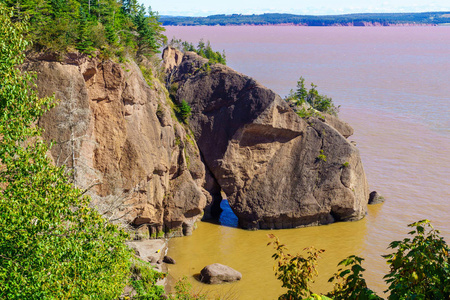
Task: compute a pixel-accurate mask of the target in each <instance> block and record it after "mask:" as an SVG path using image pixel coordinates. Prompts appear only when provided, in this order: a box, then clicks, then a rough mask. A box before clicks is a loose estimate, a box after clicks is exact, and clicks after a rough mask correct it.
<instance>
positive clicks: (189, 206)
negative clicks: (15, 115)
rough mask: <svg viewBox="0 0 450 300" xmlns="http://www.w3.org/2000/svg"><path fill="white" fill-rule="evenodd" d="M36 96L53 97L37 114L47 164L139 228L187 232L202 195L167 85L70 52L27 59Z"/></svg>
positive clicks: (131, 67)
mask: <svg viewBox="0 0 450 300" xmlns="http://www.w3.org/2000/svg"><path fill="white" fill-rule="evenodd" d="M24 67H25V68H26V69H28V70H33V71H36V72H37V85H38V90H39V93H40V95H41V96H46V95H51V94H53V93H55V96H56V98H57V99H59V104H58V105H57V106H56V107H55V108H53V109H52V110H51V111H49V112H48V113H47V114H46V115H44V117H43V118H42V119H41V120H40V122H39V125H40V126H41V127H43V128H44V129H45V131H44V135H43V136H44V138H45V139H46V140H48V141H50V140H53V141H54V142H55V145H54V146H53V148H52V150H51V156H52V158H53V160H54V161H55V163H57V164H66V165H68V167H69V168H70V169H73V176H72V177H73V181H74V183H75V184H76V185H77V186H78V187H80V188H82V189H89V190H88V193H89V194H90V195H91V196H92V198H93V200H94V201H93V205H95V206H96V207H97V208H98V209H99V210H100V212H102V213H104V214H105V216H107V217H108V218H109V219H110V220H121V221H124V222H126V223H130V224H132V225H133V226H134V227H136V228H137V227H141V228H143V230H142V231H143V232H144V235H148V234H149V235H151V236H154V237H156V236H163V235H164V233H165V234H166V235H168V234H169V233H170V235H172V234H175V235H183V234H190V233H191V231H192V229H193V225H194V222H195V221H196V220H197V219H198V218H200V217H201V216H202V214H203V209H204V207H205V205H206V202H207V198H210V196H209V194H208V193H207V192H206V191H205V190H204V189H203V188H202V185H203V184H204V181H205V169H204V165H203V163H202V162H201V160H200V153H199V150H198V148H197V146H196V144H195V142H193V140H192V138H190V137H189V133H188V132H187V130H186V128H184V127H183V126H182V125H181V124H180V123H179V122H178V121H177V120H176V118H175V117H174V115H173V112H172V110H171V107H170V105H171V103H170V100H169V98H168V95H167V91H166V90H165V89H164V88H163V86H162V85H161V84H160V83H159V82H158V81H157V80H153V81H152V82H151V86H149V85H148V84H147V83H146V80H145V79H144V78H143V76H142V73H141V71H140V69H139V67H138V66H137V65H136V64H135V63H123V64H118V63H114V62H112V61H110V60H107V61H101V60H100V59H98V58H88V57H87V56H85V55H77V54H70V55H68V56H67V57H66V58H65V60H64V61H62V62H58V61H56V60H53V59H52V58H51V57H46V58H45V57H40V58H39V57H37V58H34V59H30V61H29V62H28V63H27V64H25V66H24Z"/></svg>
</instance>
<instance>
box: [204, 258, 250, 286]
mask: <svg viewBox="0 0 450 300" xmlns="http://www.w3.org/2000/svg"><path fill="white" fill-rule="evenodd" d="M241 278H242V274H241V273H239V272H238V271H236V270H234V269H233V268H231V267H228V266H225V265H222V264H218V263H215V264H212V265H208V266H206V267H204V268H203V269H202V271H201V272H200V281H201V282H204V283H208V284H217V283H223V282H233V281H237V280H241Z"/></svg>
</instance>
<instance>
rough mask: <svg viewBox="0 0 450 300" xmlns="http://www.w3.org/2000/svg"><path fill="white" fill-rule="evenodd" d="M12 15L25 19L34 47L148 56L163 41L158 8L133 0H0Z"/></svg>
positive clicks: (18, 20)
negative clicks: (153, 8) (146, 6)
mask: <svg viewBox="0 0 450 300" xmlns="http://www.w3.org/2000/svg"><path fill="white" fill-rule="evenodd" d="M0 3H3V4H4V5H6V6H7V7H10V8H11V9H13V12H14V15H13V18H12V19H13V21H14V22H20V21H22V20H25V19H28V20H29V25H30V26H29V31H28V33H27V34H28V35H27V39H28V40H29V41H31V42H32V45H33V50H35V51H51V52H56V53H65V52H69V51H74V50H75V49H76V50H79V51H80V52H83V53H88V54H89V53H92V52H93V51H95V50H99V51H100V52H101V54H102V55H103V56H104V57H113V56H117V57H119V58H123V57H125V56H126V55H134V54H140V55H146V56H151V55H152V54H153V53H156V52H158V51H159V50H158V49H159V48H160V46H161V45H162V43H163V42H165V41H166V37H165V36H164V35H163V34H162V32H163V31H164V28H163V27H162V26H161V24H160V23H159V22H158V18H159V16H158V14H157V13H155V12H153V11H152V10H151V8H150V7H149V8H148V10H147V9H146V8H145V7H144V6H143V5H139V4H138V2H137V0H125V1H119V0H103V1H91V0H67V1H61V0H18V1H16V0H0Z"/></svg>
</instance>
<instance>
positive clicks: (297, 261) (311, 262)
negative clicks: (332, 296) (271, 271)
mask: <svg viewBox="0 0 450 300" xmlns="http://www.w3.org/2000/svg"><path fill="white" fill-rule="evenodd" d="M268 236H269V238H272V239H274V241H272V242H270V243H268V245H273V247H274V249H275V254H274V255H272V258H273V259H274V260H275V261H276V262H277V263H276V265H275V266H274V268H275V276H277V279H279V280H280V281H281V282H282V287H284V288H287V292H286V293H285V294H283V295H281V296H280V297H279V298H278V299H280V300H284V299H286V300H288V299H289V300H299V299H315V298H314V297H315V296H317V295H315V294H314V293H313V292H312V291H311V286H310V285H311V283H313V282H314V277H316V276H317V275H318V272H317V270H316V266H317V259H318V258H319V255H320V253H322V252H323V251H324V250H317V249H315V248H314V247H310V248H306V249H304V250H305V251H306V254H307V256H306V257H304V256H303V255H301V254H296V255H291V254H289V253H286V250H287V248H286V247H285V245H283V244H281V243H280V241H279V240H278V238H277V237H275V236H274V235H273V234H269V235H268ZM316 299H317V298H316ZM319 299H321V298H319ZM322 299H326V298H322Z"/></svg>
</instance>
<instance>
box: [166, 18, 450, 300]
mask: <svg viewBox="0 0 450 300" xmlns="http://www.w3.org/2000/svg"><path fill="white" fill-rule="evenodd" d="M166 35H167V37H168V38H169V39H171V38H172V37H176V38H179V39H182V40H185V41H189V42H193V43H194V44H196V43H197V42H198V41H199V40H200V39H204V41H207V40H209V41H210V42H211V44H212V46H213V48H214V49H216V50H219V51H222V49H224V50H225V52H226V57H227V64H228V65H229V66H230V67H232V68H233V69H235V70H237V71H238V72H241V73H244V74H246V75H249V76H251V77H253V78H255V79H256V80H258V81H259V82H260V83H262V84H263V85H265V86H267V87H269V88H271V89H273V90H274V91H275V92H277V93H278V94H280V95H281V96H285V95H287V94H288V93H289V90H290V89H293V88H295V86H296V82H297V80H298V79H299V77H300V76H303V77H304V78H305V79H306V82H307V83H308V84H309V83H310V82H313V83H314V84H316V85H317V86H318V88H317V89H318V90H319V92H320V93H322V94H326V95H328V96H329V97H331V98H333V101H334V102H335V104H337V105H340V106H341V109H340V114H339V117H340V118H341V119H343V120H344V121H346V122H347V123H349V124H350V125H351V126H353V128H354V129H355V134H354V135H353V136H351V137H349V139H350V140H352V141H356V143H357V147H358V149H359V150H360V153H361V157H362V160H363V164H364V169H365V172H366V175H367V179H368V182H369V186H370V190H371V191H372V190H376V191H378V192H379V193H380V194H381V195H383V196H384V197H385V198H386V202H385V203H384V204H380V205H375V206H370V207H369V211H368V215H367V216H366V218H364V219H363V220H361V221H358V222H349V223H336V224H331V225H327V226H319V227H308V228H299V229H287V230H273V231H263V230H260V231H246V230H242V229H238V228H232V227H226V226H220V225H217V224H212V223H205V222H200V223H199V224H198V228H197V229H196V230H195V231H194V233H193V235H192V236H190V237H183V238H173V239H171V240H170V242H169V252H168V255H170V256H172V257H173V258H174V259H175V260H176V261H177V264H176V265H173V266H170V267H169V274H170V281H171V283H172V284H173V282H175V281H176V280H178V279H179V278H181V277H182V276H187V277H188V280H189V281H190V282H191V283H192V284H193V289H194V290H197V291H202V292H205V293H208V295H209V296H208V297H209V298H214V297H216V296H220V297H222V298H225V299H276V298H277V297H278V296H279V295H280V294H281V293H282V292H283V289H282V288H281V283H280V282H279V281H277V280H276V278H275V275H274V271H273V264H274V261H273V259H272V258H271V255H272V254H273V253H274V250H273V248H272V247H271V246H267V243H268V242H269V241H270V239H269V238H268V237H267V234H268V233H273V234H275V235H276V236H277V237H278V238H279V239H280V240H281V241H282V242H283V243H284V244H286V245H287V247H288V248H289V250H290V251H291V252H300V251H302V249H304V248H305V247H309V246H315V247H316V248H319V249H325V252H324V253H323V254H322V255H321V259H320V261H319V278H318V279H317V280H316V283H315V285H314V287H315V291H317V292H326V291H328V290H330V289H331V288H332V286H331V285H330V284H329V283H327V280H328V278H330V277H331V276H332V275H333V273H334V272H335V271H336V270H337V267H336V265H337V263H338V262H339V261H340V260H342V259H343V258H345V257H346V256H348V255H350V254H356V255H359V256H362V257H364V258H365V261H364V263H363V267H365V268H366V272H365V278H366V280H367V283H368V285H369V287H370V288H372V289H374V290H375V291H376V292H377V293H379V294H380V295H382V294H383V291H384V290H385V289H386V285H385V283H384V281H383V275H384V274H386V273H387V272H388V266H387V264H386V262H385V260H384V259H383V258H382V257H381V255H382V254H387V253H390V251H391V250H389V249H387V247H388V245H389V243H390V242H391V241H393V240H399V239H403V238H404V237H405V236H406V233H407V232H408V231H409V230H408V228H407V226H406V225H407V224H409V223H412V222H415V221H418V220H421V219H429V220H431V221H432V224H433V225H434V227H435V228H437V229H439V230H441V234H442V236H444V237H445V239H446V240H447V242H450V82H449V80H450V26H449V27H298V26H227V27H220V26H213V27H203V26H199V27H166ZM216 262H217V263H222V264H226V265H229V266H231V267H233V268H235V269H236V270H238V271H240V272H241V273H242V275H243V278H242V280H241V281H240V282H237V283H232V284H224V285H218V286H207V285H204V284H201V283H199V282H198V281H197V280H196V279H195V275H196V274H198V273H199V272H200V270H201V269H202V268H203V267H204V266H206V265H208V264H211V263H216Z"/></svg>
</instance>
